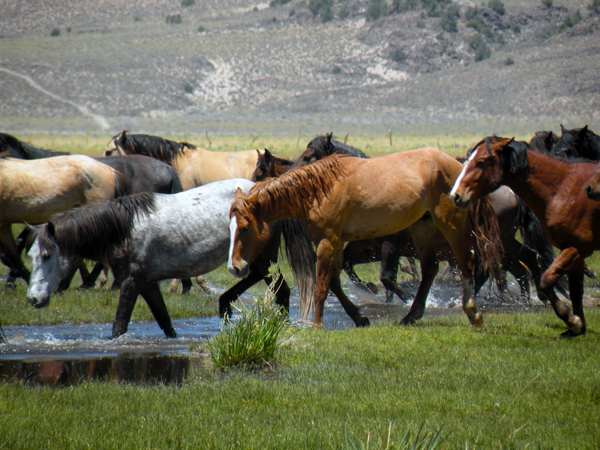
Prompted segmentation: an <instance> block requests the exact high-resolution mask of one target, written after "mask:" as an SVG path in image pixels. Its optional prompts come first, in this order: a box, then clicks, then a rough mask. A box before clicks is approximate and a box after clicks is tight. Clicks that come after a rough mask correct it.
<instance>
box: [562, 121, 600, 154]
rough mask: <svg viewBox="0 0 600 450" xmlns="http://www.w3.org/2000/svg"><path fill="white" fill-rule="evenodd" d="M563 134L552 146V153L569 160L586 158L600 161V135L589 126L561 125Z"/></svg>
mask: <svg viewBox="0 0 600 450" xmlns="http://www.w3.org/2000/svg"><path fill="white" fill-rule="evenodd" d="M560 129H561V132H562V135H561V137H560V139H559V141H558V142H557V143H556V144H555V145H554V147H552V150H551V154H552V155H554V156H560V157H563V158H566V159H569V160H573V159H577V158H579V159H585V160H589V161H600V136H598V135H597V134H595V133H594V132H593V131H592V130H590V129H588V126H587V125H586V126H584V127H583V128H573V129H571V130H567V129H565V127H563V125H562V124H561V125H560Z"/></svg>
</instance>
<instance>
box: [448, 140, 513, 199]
mask: <svg viewBox="0 0 600 450" xmlns="http://www.w3.org/2000/svg"><path fill="white" fill-rule="evenodd" d="M513 143H514V138H511V139H508V138H500V137H497V136H488V137H486V138H485V139H484V140H482V141H480V142H479V143H477V144H476V145H475V146H474V147H473V148H472V149H471V150H470V151H469V152H468V153H467V160H466V161H465V163H464V164H463V168H462V171H461V172H460V174H459V176H458V178H457V179H456V181H455V182H454V186H453V188H452V190H451V191H450V199H451V200H452V203H454V205H455V206H457V207H459V208H468V206H469V204H470V203H471V201H476V200H479V199H480V198H482V197H485V196H486V195H487V194H489V193H491V192H493V191H495V190H496V189H498V188H499V187H500V185H501V184H502V179H503V177H504V172H505V169H506V164H505V160H506V158H505V155H504V154H503V153H504V152H506V153H509V152H510V151H511V150H512V149H513V148H512V144H513Z"/></svg>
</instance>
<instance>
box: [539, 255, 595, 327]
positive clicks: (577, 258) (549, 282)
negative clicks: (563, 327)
mask: <svg viewBox="0 0 600 450" xmlns="http://www.w3.org/2000/svg"><path fill="white" fill-rule="evenodd" d="M584 268H585V265H584V260H583V258H582V257H581V255H580V254H579V251H577V249H575V248H573V247H570V248H566V249H564V250H563V251H561V252H560V254H559V255H558V256H557V257H556V259H555V260H554V262H553V263H552V264H551V265H550V267H548V269H547V270H546V272H544V275H542V280H541V283H540V288H541V289H542V291H543V292H544V293H545V294H546V296H547V297H548V299H549V300H550V304H551V305H552V308H553V309H554V312H555V313H556V315H557V316H558V318H559V319H561V320H562V321H563V322H565V323H566V324H567V326H568V327H569V329H568V331H566V332H564V333H563V334H562V335H561V336H562V337H574V336H579V335H581V334H584V333H585V330H586V327H585V319H584V317H583V306H582V305H583V299H582V297H583V276H584V275H583V274H584V270H585V269H584ZM564 274H568V278H569V290H570V298H571V303H572V304H573V312H574V314H573V315H571V313H570V311H569V308H568V306H567V305H565V304H564V303H563V302H562V301H560V300H559V298H558V296H557V295H556V293H555V292H554V289H553V287H554V283H556V281H557V280H558V279H559V278H560V277H561V276H563V275H564Z"/></svg>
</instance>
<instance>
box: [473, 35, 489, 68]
mask: <svg viewBox="0 0 600 450" xmlns="http://www.w3.org/2000/svg"><path fill="white" fill-rule="evenodd" d="M467 44H468V45H469V47H471V48H472V49H473V50H474V51H475V62H479V61H483V60H484V59H488V58H489V57H490V56H492V50H491V49H490V47H489V46H488V45H487V44H486V43H485V41H484V40H483V38H482V37H481V34H479V33H477V34H474V35H473V36H471V37H469V38H468V39H467Z"/></svg>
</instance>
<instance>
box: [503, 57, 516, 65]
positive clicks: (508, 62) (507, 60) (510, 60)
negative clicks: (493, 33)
mask: <svg viewBox="0 0 600 450" xmlns="http://www.w3.org/2000/svg"><path fill="white" fill-rule="evenodd" d="M514 63H515V62H514V61H513V59H512V58H510V57H508V58H506V59H505V60H504V65H505V66H512V65H513V64H514Z"/></svg>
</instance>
